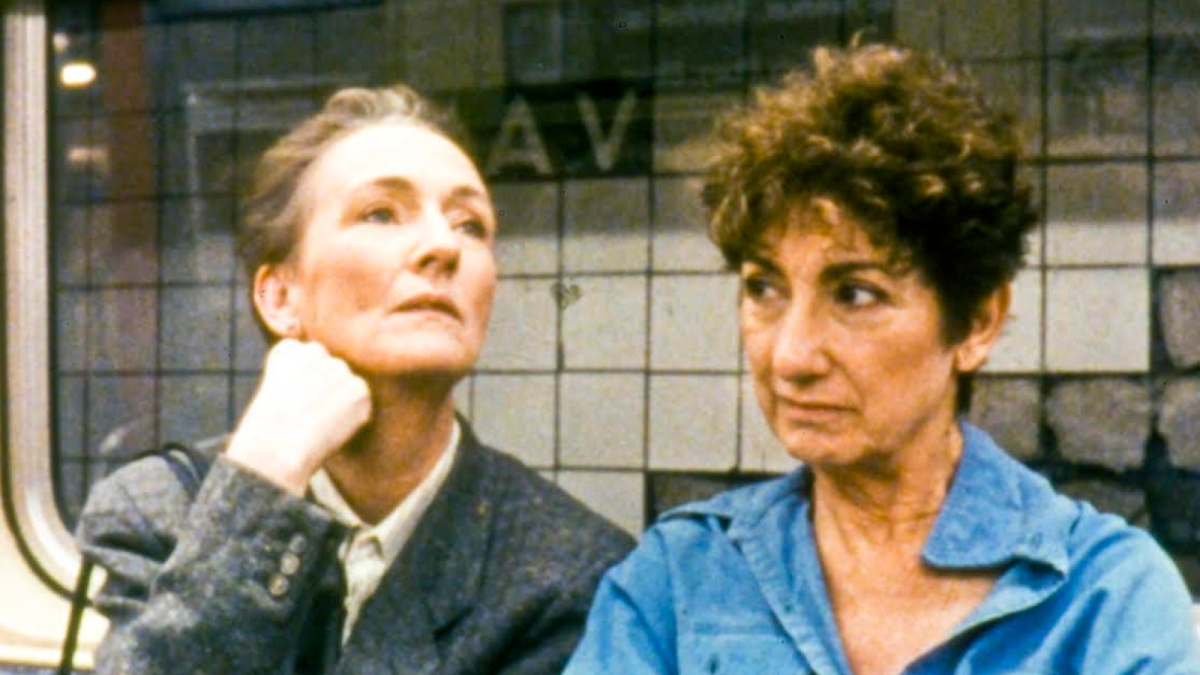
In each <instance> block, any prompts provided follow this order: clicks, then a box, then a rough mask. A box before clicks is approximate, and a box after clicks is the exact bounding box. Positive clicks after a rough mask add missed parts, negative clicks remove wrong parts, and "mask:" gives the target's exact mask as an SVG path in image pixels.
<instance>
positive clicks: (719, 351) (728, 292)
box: [650, 274, 738, 371]
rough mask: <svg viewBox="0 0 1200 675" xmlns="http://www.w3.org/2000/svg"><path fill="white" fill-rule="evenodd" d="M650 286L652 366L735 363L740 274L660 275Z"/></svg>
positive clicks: (684, 367)
mask: <svg viewBox="0 0 1200 675" xmlns="http://www.w3.org/2000/svg"><path fill="white" fill-rule="evenodd" d="M650 290H651V293H650V312H651V314H650V367H651V369H654V370H728V371H732V370H736V369H737V367H738V323H737V278H736V277H734V276H733V275H732V274H720V275H715V274H714V275H689V276H663V275H659V276H655V277H654V278H653V279H652V280H651V289H650Z"/></svg>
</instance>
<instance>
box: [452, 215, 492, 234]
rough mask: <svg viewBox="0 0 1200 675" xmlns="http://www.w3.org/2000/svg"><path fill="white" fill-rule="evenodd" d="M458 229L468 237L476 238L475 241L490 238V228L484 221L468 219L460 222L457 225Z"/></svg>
mask: <svg viewBox="0 0 1200 675" xmlns="http://www.w3.org/2000/svg"><path fill="white" fill-rule="evenodd" d="M457 228H458V230H459V231H460V232H462V233H464V234H466V235H467V236H468V237H474V238H475V239H487V238H488V227H487V225H486V224H485V223H484V222H483V221H482V220H480V219H478V218H468V219H467V220H464V221H462V222H460V223H459V224H458V225H457Z"/></svg>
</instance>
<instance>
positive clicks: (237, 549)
mask: <svg viewBox="0 0 1200 675" xmlns="http://www.w3.org/2000/svg"><path fill="white" fill-rule="evenodd" d="M346 534H347V532H346V531H345V528H344V527H343V526H341V525H340V524H338V523H337V522H336V521H334V519H333V518H332V516H331V515H330V514H329V512H327V511H326V510H325V509H323V508H321V507H319V506H317V505H315V504H313V503H311V502H309V501H307V500H304V499H299V498H297V497H294V496H292V495H290V494H288V493H286V492H284V491H282V490H279V489H277V488H276V487H274V486H273V485H271V484H270V483H268V482H266V481H264V480H263V479H261V478H258V477H256V476H255V475H253V474H252V473H250V472H248V471H245V470H242V469H239V468H237V467H236V466H235V465H233V464H232V463H229V462H226V461H225V460H224V459H222V458H221V457H219V456H218V457H217V459H216V461H215V462H214V463H213V464H212V468H211V469H210V470H209V471H208V473H207V476H206V477H205V478H204V480H203V482H202V483H201V484H200V487H199V490H198V492H197V493H196V495H195V498H194V499H193V498H192V496H191V495H190V494H189V491H188V490H187V489H186V488H185V486H184V485H183V484H182V483H181V481H180V479H179V477H178V476H177V474H176V473H175V472H174V471H172V469H171V467H169V466H168V465H167V462H166V461H165V460H164V459H163V457H161V456H151V457H148V458H145V459H142V460H138V461H136V462H133V463H131V464H130V465H128V466H126V467H124V468H122V469H121V470H119V471H117V472H116V473H114V474H113V475H112V476H109V477H108V478H106V479H105V480H103V481H102V482H100V483H99V484H97V485H96V487H95V488H94V489H93V490H92V492H91V494H90V495H89V498H88V502H87V505H86V506H85V508H84V512H83V515H82V516H81V519H80V523H79V527H78V530H77V538H78V540H79V543H80V545H81V547H82V549H83V551H84V553H85V555H88V556H91V557H92V558H93V559H94V560H95V561H97V562H98V563H99V564H100V565H101V566H103V567H104V568H105V569H106V570H107V572H108V576H107V581H106V582H105V585H104V587H103V589H102V590H101V592H100V594H99V595H98V597H97V598H96V600H95V603H96V606H97V607H98V609H99V610H100V611H101V612H102V613H103V614H105V615H106V616H107V617H108V618H109V619H110V620H111V628H110V630H109V633H108V635H107V636H106V637H105V639H104V641H103V642H102V644H101V646H100V650H99V652H98V654H97V671H96V672H97V673H98V674H99V675H112V674H116V673H138V674H140V675H155V674H158V673H173V674H175V673H188V674H192V673H213V674H219V675H241V674H247V675H249V674H255V675H257V674H259V673H272V674H278V673H289V674H290V673H309V672H312V673H337V674H349V673H356V674H363V675H373V674H380V675H382V674H384V673H388V674H401V673H403V674H409V673H412V674H416V673H428V674H432V673H440V674H447V675H449V674H459V673H463V674H465V673H505V674H507V675H518V674H520V675H527V674H528V675H532V674H535V673H558V672H560V671H561V669H562V667H563V665H564V664H565V663H566V660H567V658H568V657H569V656H570V654H571V651H572V649H573V648H574V646H575V644H576V642H577V641H578V640H579V638H580V636H581V634H582V630H583V625H584V620H585V618H586V614H587V610H588V607H589V605H590V603H591V598H592V594H593V592H594V591H595V588H596V585H597V583H598V581H599V579H600V576H601V575H602V574H603V572H604V571H605V570H606V569H607V568H609V567H610V566H611V565H613V564H614V563H615V562H617V561H618V560H619V559H621V558H622V557H623V556H624V555H625V554H626V553H627V552H628V551H629V550H630V548H631V547H632V544H633V541H632V538H631V537H629V535H628V534H626V533H624V532H623V531H621V530H619V529H618V528H616V527H615V526H614V525H612V524H610V523H608V522H607V521H605V520H603V519H602V518H600V517H599V516H598V515H596V514H595V513H593V512H591V511H589V510H588V509H587V508H586V507H584V506H583V505H581V504H580V503H578V502H577V501H575V500H574V499H572V498H571V497H570V496H568V495H567V494H566V493H564V492H563V491H562V490H560V489H559V488H558V487H557V486H555V485H553V484H551V483H550V482H548V481H546V480H545V479H543V478H542V477H540V476H538V475H537V474H536V473H535V472H533V471H531V470H530V469H528V468H526V467H525V466H523V465H521V464H520V463H519V462H517V461H516V460H514V459H512V458H511V457H508V456H507V455H504V454H501V453H499V452H497V451H496V450H493V449H491V448H488V447H485V446H483V445H481V444H480V443H479V441H478V440H477V439H476V438H475V436H474V434H473V433H472V432H471V430H470V429H469V427H468V426H467V425H466V424H465V423H463V434H462V440H461V444H460V446H459V450H458V457H457V458H456V459H455V464H454V466H453V467H452V468H451V471H450V475H449V476H448V477H447V479H446V482H445V484H443V486H442V488H441V490H440V491H439V493H438V495H437V496H436V497H435V498H434V500H433V502H432V503H431V504H430V506H429V509H428V511H426V513H425V515H424V516H423V517H422V519H421V521H420V522H419V523H418V525H417V528H416V530H415V531H414V533H413V536H412V539H411V540H410V541H409V542H408V544H407V545H406V546H405V548H404V550H403V551H402V552H401V554H400V556H399V557H398V558H397V559H396V561H395V562H394V563H393V564H392V566H391V567H390V568H389V569H388V570H387V572H386V573H385V574H384V577H383V579H382V581H381V582H380V585H379V588H378V589H377V590H376V591H375V593H374V594H373V595H372V596H371V597H370V598H369V599H368V600H367V602H366V604H365V605H364V606H363V608H362V613H361V614H360V616H359V619H358V621H357V623H356V624H355V626H354V629H353V631H352V632H351V634H350V636H349V638H348V640H347V642H346V644H345V646H344V647H342V648H341V649H340V653H339V650H338V649H337V647H336V645H337V638H336V637H335V636H336V635H338V634H339V633H340V629H339V628H338V626H337V624H336V622H333V623H328V622H325V621H324V620H323V619H320V618H315V617H317V616H318V613H319V608H321V607H322V606H323V605H330V604H332V605H334V606H340V599H341V597H342V596H341V595H339V593H340V590H339V589H340V586H339V585H338V583H339V582H338V579H339V570H340V565H339V563H338V560H337V548H338V545H339V543H340V542H341V541H342V539H343V538H344V537H345V536H346ZM331 590H332V593H333V597H334V598H335V601H334V602H332V603H330V602H328V601H327V598H328V597H330V592H331ZM323 599H325V600H323ZM314 624H316V625H314ZM315 643H331V644H333V645H334V648H333V650H332V652H330V651H329V650H325V652H324V654H325V655H324V656H323V657H322V658H321V659H319V661H320V662H319V663H318V662H314V661H313V660H312V659H311V658H309V657H307V656H306V654H307V653H308V652H311V651H312V649H311V648H312V647H313V645H314V644H315ZM320 651H321V650H318V652H320ZM330 653H332V654H333V656H330Z"/></svg>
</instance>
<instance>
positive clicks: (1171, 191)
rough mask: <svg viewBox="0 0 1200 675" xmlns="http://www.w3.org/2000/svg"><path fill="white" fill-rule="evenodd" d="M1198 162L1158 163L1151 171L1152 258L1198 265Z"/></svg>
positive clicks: (1199, 181) (1161, 261)
mask: <svg viewBox="0 0 1200 675" xmlns="http://www.w3.org/2000/svg"><path fill="white" fill-rule="evenodd" d="M1197 185H1200V164H1196V163H1186V164H1166V163H1164V164H1160V165H1158V166H1157V167H1156V171H1155V174H1154V253H1153V255H1154V262H1155V264H1158V265H1200V217H1197V215H1196V214H1197V213H1200V193H1198V192H1197V189H1196V186H1197Z"/></svg>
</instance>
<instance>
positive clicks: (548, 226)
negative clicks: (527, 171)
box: [492, 183, 558, 274]
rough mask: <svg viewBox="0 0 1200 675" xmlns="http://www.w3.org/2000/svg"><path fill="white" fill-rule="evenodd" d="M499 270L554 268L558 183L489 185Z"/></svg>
mask: <svg viewBox="0 0 1200 675" xmlns="http://www.w3.org/2000/svg"><path fill="white" fill-rule="evenodd" d="M492 201H493V202H494V204H495V208H496V221H497V223H498V229H497V238H496V260H497V263H498V264H499V266H500V273H501V274H554V273H555V272H557V271H558V185H557V184H556V183H508V184H498V185H495V186H493V187H492Z"/></svg>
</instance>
